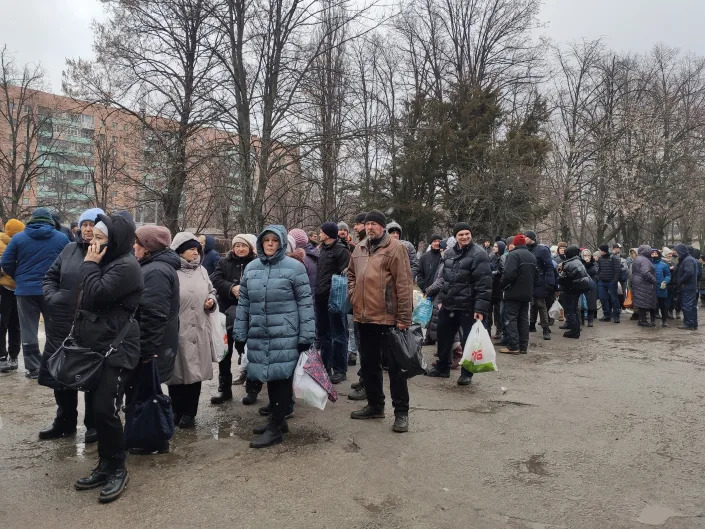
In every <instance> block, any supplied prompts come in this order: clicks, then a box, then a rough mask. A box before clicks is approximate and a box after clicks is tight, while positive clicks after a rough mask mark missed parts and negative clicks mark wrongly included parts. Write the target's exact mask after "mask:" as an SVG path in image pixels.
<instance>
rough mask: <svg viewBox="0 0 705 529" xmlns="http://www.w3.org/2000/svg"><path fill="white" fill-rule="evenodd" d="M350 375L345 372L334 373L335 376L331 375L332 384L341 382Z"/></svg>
mask: <svg viewBox="0 0 705 529" xmlns="http://www.w3.org/2000/svg"><path fill="white" fill-rule="evenodd" d="M347 379H348V377H347V375H346V374H345V373H333V376H332V377H330V382H331V384H340V383H341V382H342V381H343V380H347Z"/></svg>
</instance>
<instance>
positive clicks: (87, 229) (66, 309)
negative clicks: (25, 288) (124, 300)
mask: <svg viewBox="0 0 705 529" xmlns="http://www.w3.org/2000/svg"><path fill="white" fill-rule="evenodd" d="M104 214H105V213H104V212H103V210H102V209H100V208H93V209H89V210H86V211H84V212H83V213H82V214H81V216H80V217H79V219H78V224H79V226H80V227H81V231H80V232H79V233H78V236H77V237H76V242H72V243H69V244H68V245H66V246H65V247H64V249H63V250H62V251H61V253H60V254H59V255H58V257H57V258H56V260H55V261H54V263H53V264H52V265H51V267H50V268H49V270H48V271H47V273H46V275H45V276H44V280H43V281H42V289H43V291H44V303H45V306H46V310H47V314H48V318H47V319H46V320H45V322H44V325H45V329H44V330H45V333H46V343H45V345H44V352H43V354H42V361H41V364H40V367H39V384H41V385H42V386H47V387H49V388H52V389H53V390H54V400H55V401H56V418H55V419H54V422H53V424H52V425H51V427H50V428H47V429H45V430H42V431H40V432H39V438H40V439H56V438H59V437H64V436H67V435H73V434H74V433H75V432H76V423H77V421H78V391H76V390H72V389H68V388H65V387H62V386H61V385H60V384H59V383H58V382H57V381H56V380H54V379H53V377H51V375H49V371H48V370H47V365H46V363H47V360H49V358H50V357H51V356H52V355H53V354H54V353H55V352H56V350H57V349H58V348H59V347H60V346H61V344H62V343H63V342H64V339H65V338H66V337H67V336H68V335H69V333H70V332H71V327H72V325H73V322H74V317H75V316H76V310H77V308H78V301H79V295H80V293H81V265H82V264H83V262H84V260H85V258H86V254H87V252H88V247H89V246H90V245H91V243H92V241H93V226H94V224H95V220H96V219H97V218H98V216H99V215H104ZM84 402H85V416H84V419H83V424H84V425H85V426H86V435H85V442H86V444H89V443H95V442H96V441H97V440H98V433H97V431H96V429H95V426H94V424H95V421H94V417H93V403H92V401H91V394H90V393H85V394H84Z"/></svg>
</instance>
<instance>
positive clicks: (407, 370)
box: [385, 323, 426, 378]
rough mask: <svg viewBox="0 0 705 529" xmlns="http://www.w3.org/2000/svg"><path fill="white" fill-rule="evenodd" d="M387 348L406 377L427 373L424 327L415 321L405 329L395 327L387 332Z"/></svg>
mask: <svg viewBox="0 0 705 529" xmlns="http://www.w3.org/2000/svg"><path fill="white" fill-rule="evenodd" d="M385 338H386V342H387V343H386V344H385V345H386V349H387V351H388V352H389V353H390V354H391V356H392V357H393V358H394V361H396V363H397V364H398V365H399V367H401V370H402V373H403V375H404V376H405V377H406V378H412V377H415V376H416V375H423V374H425V373H426V360H425V359H424V357H423V353H422V352H421V347H422V345H423V329H422V327H421V325H419V324H417V323H413V324H412V325H411V326H410V327H409V328H408V329H406V330H405V331H400V330H399V329H398V328H396V327H393V328H391V329H389V331H388V332H387V333H386V334H385Z"/></svg>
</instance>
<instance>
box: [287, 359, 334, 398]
mask: <svg viewBox="0 0 705 529" xmlns="http://www.w3.org/2000/svg"><path fill="white" fill-rule="evenodd" d="M306 360H308V355H307V354H306V353H301V356H299V362H298V364H296V370H295V371H294V395H295V396H296V398H297V399H302V400H303V401H304V404H307V405H308V406H313V407H314V408H318V409H319V410H322V409H324V408H325V407H326V402H328V393H326V390H325V389H323V387H322V386H321V385H320V384H319V383H318V382H316V381H315V380H313V378H311V375H309V374H308V373H306V371H304V365H305V364H306Z"/></svg>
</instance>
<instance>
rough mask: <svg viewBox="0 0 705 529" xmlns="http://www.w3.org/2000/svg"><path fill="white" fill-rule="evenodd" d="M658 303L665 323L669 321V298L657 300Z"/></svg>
mask: <svg viewBox="0 0 705 529" xmlns="http://www.w3.org/2000/svg"><path fill="white" fill-rule="evenodd" d="M656 300H657V301H658V308H659V310H660V311H661V319H662V320H663V321H664V322H665V321H666V320H667V319H668V306H669V299H668V298H656Z"/></svg>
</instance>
